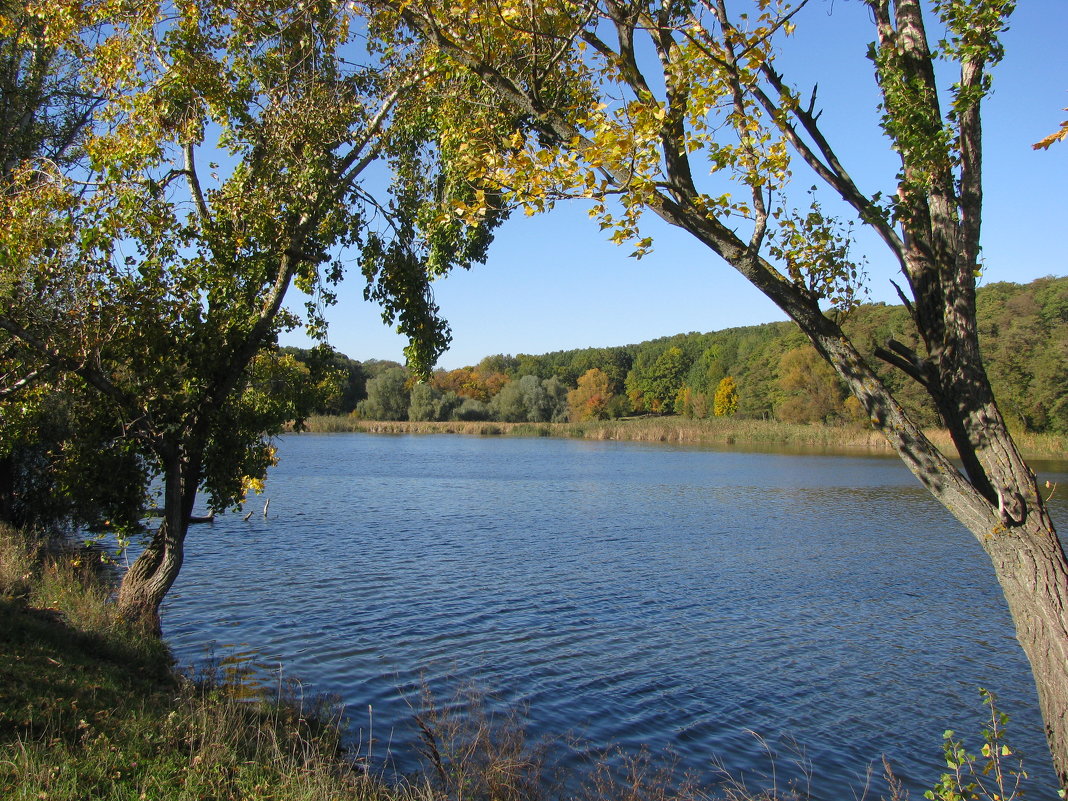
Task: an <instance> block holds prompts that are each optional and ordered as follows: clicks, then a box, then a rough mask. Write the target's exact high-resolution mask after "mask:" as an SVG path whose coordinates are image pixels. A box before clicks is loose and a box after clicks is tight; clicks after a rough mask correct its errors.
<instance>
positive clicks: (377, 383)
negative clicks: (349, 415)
mask: <svg viewBox="0 0 1068 801" xmlns="http://www.w3.org/2000/svg"><path fill="white" fill-rule="evenodd" d="M409 378H410V376H409V375H408V371H407V370H405V369H404V368H403V367H394V368H392V369H389V370H386V371H385V372H384V373H380V374H379V375H377V376H375V377H374V378H372V379H371V380H370V381H368V382H367V397H366V398H364V399H363V400H362V401H360V402H359V404H358V405H357V406H356V411H357V412H359V415H360V417H363V418H365V419H367V420H407V419H408V407H409V406H410V405H411V397H410V394H409V389H408V381H409Z"/></svg>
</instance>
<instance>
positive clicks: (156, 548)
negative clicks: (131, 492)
mask: <svg viewBox="0 0 1068 801" xmlns="http://www.w3.org/2000/svg"><path fill="white" fill-rule="evenodd" d="M165 450H166V451H167V453H165V455H164V459H163V462H164V468H165V469H164V496H163V522H161V523H160V526H159V528H158V529H156V533H155V534H154V535H153V536H152V539H151V540H150V541H149V543H148V545H147V546H146V547H145V550H144V551H142V552H141V555H140V556H138V557H137V559H136V560H135V561H134V563H133V564H132V565H130V569H129V570H128V571H127V572H126V575H125V576H123V579H122V582H121V584H120V585H119V598H118V606H119V614H120V615H122V617H123V618H124V619H126V620H129V621H131V622H133V623H135V624H137V625H141V626H144V627H145V628H147V629H149V630H151V631H152V632H154V633H156V634H157V635H158V634H160V633H161V632H162V626H161V623H160V616H159V608H160V605H161V604H162V603H163V599H164V597H165V596H166V595H167V592H168V591H169V590H170V588H171V586H172V585H173V584H174V581H175V579H177V578H178V573H179V571H180V570H181V569H182V561H183V559H184V557H185V535H186V532H187V531H188V529H189V517H190V515H191V513H192V511H193V501H194V499H195V497H196V488H197V484H198V475H199V469H198V468H199V465H197V464H192V463H191V461H190V460H188V459H185V458H183V457H182V456H180V455H179V454H180V449H179V448H178V447H169V448H165Z"/></svg>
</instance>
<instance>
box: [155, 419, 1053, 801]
mask: <svg viewBox="0 0 1068 801" xmlns="http://www.w3.org/2000/svg"><path fill="white" fill-rule="evenodd" d="M280 455H281V457H282V462H281V464H280V466H279V467H278V468H277V469H276V470H275V471H274V472H273V473H272V475H271V480H270V483H269V486H268V494H269V496H270V498H271V506H270V510H271V513H272V514H271V517H270V518H269V519H266V520H265V519H263V517H262V516H257V515H254V516H253V518H251V519H250V520H249V521H247V522H243V521H242V520H241V518H240V516H223V517H221V518H219V519H218V520H217V521H216V522H215V524H214V525H213V526H211V527H197V528H196V529H194V531H193V532H192V533H191V536H190V542H189V548H188V561H187V565H186V568H185V569H184V570H183V573H182V575H181V577H180V579H179V582H178V583H177V584H176V586H175V588H174V591H173V593H172V597H171V598H170V599H169V601H168V603H167V606H166V609H165V613H164V625H165V629H166V631H167V634H168V639H169V640H170V642H171V643H172V645H173V647H174V649H175V651H176V653H177V655H178V656H179V658H180V659H182V660H183V661H186V662H193V661H197V660H200V659H203V658H204V657H205V655H206V654H207V653H208V652H209V650H211V649H213V650H214V653H215V654H216V655H219V656H228V655H229V656H231V657H233V659H232V661H240V659H249V660H251V661H252V662H254V663H255V665H259V666H260V667H259V669H260V671H261V673H263V674H264V675H265V676H267V678H264V679H263V681H264V682H265V683H267V684H270V680H273V681H278V680H280V678H281V676H282V675H283V674H284V675H286V676H296V677H299V678H300V680H301V681H302V682H304V687H305V690H306V691H307V692H316V691H318V692H329V693H333V694H337V695H338V696H340V697H341V698H342V699H343V700H344V701H345V702H346V703H348V704H349V705H350V707H351V709H352V710H356V713H354V717H355V719H356V722H355V723H354V735H353V736H354V738H357V739H358V738H362V737H367V736H369V734H368V732H369V730H370V726H371V722H370V721H369V720H365V719H364V718H363V717H362V716H363V715H364V714H365V713H366V712H367V710H368V708H369V707H370V709H371V712H370V714H371V715H372V716H373V719H374V721H375V722H374V724H373V725H374V727H375V728H376V730H381V731H387V732H389V734H388V736H389V737H390V738H391V740H392V744H391V746H390V750H391V754H392V758H393V759H394V761H395V764H396V765H397V767H398V768H399V769H400V770H407V769H410V768H411V765H412V762H411V756H410V750H409V749H410V746H411V745H412V743H413V742H414V738H415V736H416V735H415V732H414V730H413V728H412V727H411V726H410V723H409V721H410V717H411V710H410V704H411V703H412V691H413V688H414V687H418V686H420V685H421V684H423V683H425V684H426V685H427V686H429V687H430V688H432V689H433V690H434V691H435V692H437V693H439V694H440V695H442V696H443V697H448V696H449V695H450V694H451V692H452V691H453V690H454V689H455V688H456V687H457V686H459V685H462V684H465V683H469V682H474V683H477V684H478V685H479V686H481V687H483V688H484V689H485V690H486V691H488V692H489V693H491V694H492V696H493V697H494V698H497V699H499V702H500V703H501V704H504V705H508V704H520V705H523V706H525V707H527V709H528V713H527V717H528V719H529V723H530V727H531V729H532V733H533V734H534V736H538V735H541V734H549V735H562V734H564V733H566V732H573V733H575V734H577V735H579V736H581V737H583V738H586V746H585V750H587V751H589V752H590V753H604V752H606V751H607V749H609V748H610V747H611V746H612V745H613V744H618V745H621V746H623V747H626V748H635V749H636V748H638V747H639V746H641V745H642V744H648V745H650V746H651V747H652V748H654V749H661V748H670V749H672V750H673V751H674V752H675V754H676V755H677V756H678V758H679V760H680V763H681V765H682V767H683V768H685V769H688V770H692V771H695V772H696V773H698V774H699V775H701V776H702V777H704V778H706V779H711V778H713V777H714V776H715V775H716V770H715V764H716V763H719V764H722V765H723V766H724V767H725V768H726V769H727V770H728V771H730V772H731V773H733V774H735V775H738V774H745V775H747V776H753V775H759V774H760V773H762V772H766V771H767V770H768V768H769V762H768V755H767V753H766V750H765V745H763V744H762V741H761V740H759V739H758V738H756V737H755V736H754V735H753V734H752V733H751V731H755V732H758V733H759V734H760V735H762V736H763V737H764V738H766V740H767V742H768V743H770V744H771V745H772V746H773V747H774V748H775V749H776V750H777V751H779V752H780V758H781V760H782V763H781V764H778V765H777V768H776V769H777V771H778V773H779V775H780V776H782V777H785V779H786V780H793V781H797V782H801V783H805V782H806V781H807V779H806V778H805V770H804V767H803V765H804V764H805V762H806V760H807V761H808V762H811V764H812V766H813V769H814V771H815V773H814V775H813V777H812V787H813V791H814V794H815V796H816V797H817V798H819V797H824V798H840V797H842V795H843V792H842V790H843V788H844V787H846V786H851V787H854V788H856V789H857V790H858V792H859V790H860V788H861V787H862V786H863V783H864V772H865V770H866V768H867V767H868V766H869V765H870V764H873V763H875V764H877V763H878V761H879V759H880V758H881V755H882V754H884V753H885V754H887V755H889V756H890V757H891V759H892V760H893V761H894V763H895V766H896V768H897V770H898V772H899V773H900V775H901V777H902V778H903V779H904V780H905V781H906V782H907V783H908V784H909V786H910V787H911V788H912V789H913V792H914V793H916V794H919V793H920V792H922V789H924V788H925V787H930V786H931V784H932V783H933V781H934V780H935V779H936V778H937V775H938V773H939V771H940V768H941V759H940V753H941V752H940V744H941V734H942V731H943V730H944V729H946V728H954V729H957V730H958V731H961V732H972V731H977V730H978V729H979V728H980V719H981V709H980V708H979V703H978V696H977V693H976V687H977V686H980V685H981V686H986V687H989V688H991V689H994V690H995V691H998V692H999V693H1000V695H1001V699H1002V702H1003V706H1004V707H1005V709H1006V710H1007V711H1009V712H1010V714H1011V715H1012V717H1013V722H1012V728H1011V735H1012V739H1013V741H1014V742H1015V743H1016V744H1017V746H1018V747H1019V748H1021V749H1023V750H1024V751H1025V752H1027V753H1029V754H1033V755H1034V756H1032V757H1031V760H1030V762H1029V767H1030V769H1031V773H1032V775H1037V776H1042V777H1044V778H1043V780H1042V781H1043V782H1044V784H1041V785H1040V787H1041V788H1045V787H1052V775H1051V771H1050V770H1049V768H1048V757H1047V756H1046V754H1045V753H1044V748H1045V745H1044V739H1043V737H1042V730H1041V724H1040V722H1039V720H1038V716H1037V713H1036V711H1035V710H1036V701H1035V698H1034V688H1033V684H1032V682H1031V679H1030V674H1029V672H1028V668H1027V665H1026V663H1025V661H1024V659H1023V657H1022V655H1021V653H1020V651H1019V647H1018V646H1017V645H1016V643H1015V641H1014V639H1013V636H1012V630H1011V625H1010V622H1009V619H1008V614H1007V612H1006V610H1005V606H1004V602H1003V600H1002V599H1001V596H1000V593H999V590H998V588H997V586H996V584H995V583H994V581H993V580H992V577H991V575H990V569H989V565H988V563H987V561H986V558H985V556H984V555H983V554H982V552H981V550H980V549H979V547H978V545H976V543H975V542H974V541H973V540H972V538H971V537H970V536H969V535H968V534H967V533H966V532H965V531H963V529H961V527H960V526H959V525H958V524H956V523H955V522H954V521H953V520H952V519H951V518H949V516H948V515H947V514H946V512H945V511H944V510H943V509H941V508H940V507H939V506H938V505H937V504H935V503H934V502H933V501H932V500H931V499H930V498H929V497H928V496H927V495H926V494H925V493H924V492H923V491H922V490H921V489H920V488H919V486H918V485H916V484H915V481H914V480H913V479H912V478H911V476H909V475H908V474H907V472H906V471H905V470H904V468H903V467H901V465H900V464H899V463H898V462H896V461H895V460H891V459H878V458H841V457H802V456H789V455H779V454H745V453H716V452H712V451H705V450H699V449H685V448H666V447H648V446H639V445H631V444H626V443H587V442H581V441H567V440H552V439H531V440H522V439H476V438H463V437H376V436H368V435H351V436H350V435H334V436H313V435H302V436H300V437H293V438H289V439H286V440H285V441H284V442H283V443H282V445H281V448H280ZM1054 467H1056V468H1057V469H1060V470H1061V471H1062V472H1063V471H1064V466H1063V465H1060V466H1054ZM1059 478H1060V480H1064V478H1065V477H1064V476H1063V475H1062V476H1060V477H1059ZM1054 480H1058V477H1056V476H1055V477H1054ZM1066 511H1068V504H1064V503H1063V502H1062V503H1061V505H1060V506H1058V507H1057V508H1055V509H1054V514H1055V515H1058V514H1059V515H1060V516H1061V519H1064V518H1065V517H1066V515H1065V512H1066ZM253 655H254V656H253ZM272 672H273V673H272ZM272 675H273V676H274V678H273V679H270V676H272ZM269 679H270V680H269ZM359 710H364V712H359ZM379 727H381V728H379ZM377 736H378V735H376V737H377ZM795 741H796V743H799V744H800V746H796V747H795V746H793V745H791V743H793V742H795ZM792 749H794V750H797V751H799V752H800V753H797V754H794V751H793V750H792ZM580 750H581V749H580ZM578 761H579V759H578V756H576V757H575V758H574V764H578ZM1040 794H1041V793H1040V792H1035V793H1033V795H1035V796H1036V797H1040Z"/></svg>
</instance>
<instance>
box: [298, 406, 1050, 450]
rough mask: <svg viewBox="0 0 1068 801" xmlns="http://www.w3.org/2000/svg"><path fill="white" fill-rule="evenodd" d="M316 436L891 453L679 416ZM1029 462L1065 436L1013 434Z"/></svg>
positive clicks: (364, 424)
mask: <svg viewBox="0 0 1068 801" xmlns="http://www.w3.org/2000/svg"><path fill="white" fill-rule="evenodd" d="M306 428H307V430H308V431H312V432H315V433H336V432H360V433H367V434H468V435H474V436H517V437H570V438H577V439H596V440H629V441H634V442H667V443H674V444H679V445H703V446H712V447H739V448H747V449H757V450H759V449H760V448H774V449H776V450H781V449H784V448H785V449H796V450H798V451H813V452H821V453H886V454H890V453H892V452H893V451H892V449H891V447H890V445H889V443H887V441H886V439H885V438H884V437H883V436H882V435H881V434H879V433H877V432H875V431H872V430H871V429H867V428H859V427H850V426H830V425H819V424H795V423H781V422H779V421H775V420H745V419H739V418H722V417H721V418H715V419H712V420H692V419H688V418H683V417H637V418H625V419H622V420H597V421H589V422H584V423H497V422H445V423H413V422H408V421H376V420H359V419H357V418H354V417H350V416H343V415H333V416H332V415H318V416H314V417H311V418H309V419H308V420H307V421H306ZM925 433H926V434H927V436H928V438H929V439H930V440H931V441H932V442H934V444H935V445H936V446H938V447H939V448H941V449H942V450H944V451H946V452H947V453H950V452H951V451H952V442H951V440H950V438H949V432H947V431H945V430H944V429H929V430H928V431H926V432H925ZM1015 436H1016V443H1017V445H1018V446H1019V447H1020V449H1021V450H1022V451H1023V453H1024V455H1025V456H1026V457H1027V458H1031V459H1034V458H1039V459H1040V458H1052V459H1064V458H1068V437H1064V436H1058V435H1055V434H1034V433H1019V434H1016V435H1015Z"/></svg>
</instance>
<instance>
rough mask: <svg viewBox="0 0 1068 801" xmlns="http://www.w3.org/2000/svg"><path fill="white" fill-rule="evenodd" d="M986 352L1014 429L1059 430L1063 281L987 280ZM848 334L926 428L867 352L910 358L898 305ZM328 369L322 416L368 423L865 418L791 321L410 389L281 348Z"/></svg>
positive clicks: (532, 361)
mask: <svg viewBox="0 0 1068 801" xmlns="http://www.w3.org/2000/svg"><path fill="white" fill-rule="evenodd" d="M977 303H978V309H979V324H980V332H981V337H982V346H983V356H984V359H985V360H986V364H987V370H988V372H989V375H990V378H991V381H992V382H993V384H994V391H995V393H996V396H997V399H998V402H999V405H1000V406H1001V409H1002V411H1003V413H1004V414H1005V415H1006V417H1007V418H1009V420H1010V421H1012V422H1013V423H1015V424H1016V425H1017V426H1018V427H1019V428H1020V429H1023V430H1028V431H1046V432H1053V433H1061V434H1064V433H1068V278H1052V277H1051V278H1040V279H1038V280H1036V281H1033V282H1031V283H1030V284H1027V285H1020V284H1013V283H996V284H991V285H989V286H986V287H982V288H981V289H980V290H979V293H978V302H977ZM844 327H845V330H846V332H847V333H848V334H849V336H850V337H852V339H853V341H854V342H855V343H857V345H858V347H860V348H861V349H862V351H863V352H864V353H866V354H867V355H868V356H869V359H870V360H871V362H872V364H873V365H875V366H876V367H877V368H878V370H879V373H880V375H881V376H882V378H883V380H884V381H886V382H887V383H888V384H889V385H890V387H891V388H892V389H893V391H894V393H895V395H897V397H898V398H900V399H902V401H903V402H904V403H905V405H906V406H907V407H909V408H910V410H911V411H912V412H913V413H914V414H915V415H916V417H917V419H918V421H919V422H920V423H921V424H924V425H937V424H938V422H939V421H938V419H937V415H936V413H935V412H934V410H933V408H932V407H931V405H930V403H929V402H928V400H927V398H926V396H925V394H924V392H923V390H922V389H921V388H920V387H919V386H918V385H917V384H916V383H915V382H914V381H912V380H911V379H909V378H908V377H907V376H905V375H904V374H903V373H902V372H900V371H899V370H897V369H895V368H893V367H891V366H889V365H887V364H884V363H881V362H880V361H879V360H878V359H877V358H876V357H875V356H874V355H872V354H873V353H874V351H875V349H876V347H878V346H883V345H884V343H885V342H886V341H887V340H888V339H890V338H893V339H896V340H898V341H899V342H902V343H904V344H905V345H907V346H909V347H910V348H913V349H915V350H916V351H918V352H923V345H922V343H919V342H917V341H916V340H915V335H914V334H913V333H912V332H913V330H914V327H913V326H912V325H910V323H909V320H908V312H907V311H906V309H905V308H904V307H903V306H888V305H885V304H882V303H877V304H865V305H862V306H860V307H858V308H857V309H855V310H854V311H853V312H851V313H850V315H849V317H848V318H847V319H846V321H845V325H844ZM284 350H285V351H286V352H287V353H289V354H290V355H292V356H294V357H295V358H297V359H298V360H300V361H302V362H305V363H306V364H307V365H308V366H309V367H311V368H312V369H313V370H314V371H315V372H317V373H320V374H322V371H325V372H326V373H328V374H330V375H331V376H332V379H333V383H335V384H336V388H335V390H334V391H332V392H329V393H327V401H326V402H325V404H324V406H323V408H321V409H319V410H317V411H319V412H320V413H324V414H354V415H356V416H358V417H361V418H364V419H369V420H416V421H432V420H471V421H477V420H499V421H502V422H558V421H563V420H587V419H610V418H617V417H623V416H628V415H634V414H676V415H682V416H686V417H693V418H704V417H712V416H717V415H737V416H739V417H747V418H766V419H771V418H774V419H778V420H782V421H784V422H792V423H805V422H824V423H852V422H856V423H863V421H864V415H863V411H862V410H861V408H860V406H859V404H858V403H857V402H856V401H855V400H854V399H852V398H851V397H849V396H848V395H847V393H846V392H845V389H844V387H843V386H842V384H841V382H840V381H839V380H838V378H837V376H836V375H835V374H834V373H833V372H832V371H831V369H830V367H828V366H827V365H826V364H825V363H824V362H823V360H822V359H821V358H820V357H819V355H818V354H817V353H816V351H815V350H814V349H813V348H812V347H811V346H810V345H808V344H807V342H806V340H805V338H804V336H803V335H802V334H801V333H800V331H799V330H798V329H797V327H796V326H795V325H794V324H792V323H786V322H782V323H767V324H764V325H755V326H745V327H741V328H728V329H725V330H722V331H714V332H712V333H707V334H699V333H689V334H677V335H675V336H670V337H663V338H661V339H654V340H650V341H647V342H641V343H639V344H636V345H624V346H619V347H609V348H583V349H577V350H566V351H555V352H553V353H546V354H542V355H540V356H534V355H529V354H523V353H521V354H519V355H517V356H510V355H494V356H487V357H486V358H484V359H483V360H482V361H480V362H479V363H478V364H477V365H475V366H473V367H463V368H460V369H457V370H450V371H445V370H439V371H437V372H435V373H434V374H433V376H432V377H431V379H430V380H429V381H428V382H417V381H415V380H414V379H413V378H412V376H410V375H409V374H408V372H407V371H406V370H405V369H404V368H403V367H402V366H401V365H400V364H397V363H396V362H390V361H377V360H372V361H368V362H363V363H360V362H357V361H353V360H352V359H349V358H348V357H346V356H344V355H342V354H339V353H337V352H335V351H328V350H323V349H318V350H314V351H307V350H300V349H295V348H286V349H284Z"/></svg>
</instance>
